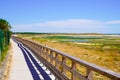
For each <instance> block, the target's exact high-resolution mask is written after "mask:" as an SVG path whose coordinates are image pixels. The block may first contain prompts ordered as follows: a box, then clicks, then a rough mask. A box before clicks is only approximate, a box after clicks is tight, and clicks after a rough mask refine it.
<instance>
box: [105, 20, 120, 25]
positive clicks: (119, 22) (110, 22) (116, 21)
mask: <svg viewBox="0 0 120 80" xmlns="http://www.w3.org/2000/svg"><path fill="white" fill-rule="evenodd" d="M106 24H120V20H115V21H108V22H106Z"/></svg>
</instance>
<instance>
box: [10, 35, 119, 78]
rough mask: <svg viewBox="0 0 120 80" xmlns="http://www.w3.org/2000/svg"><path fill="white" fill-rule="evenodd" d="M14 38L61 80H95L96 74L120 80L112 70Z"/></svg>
mask: <svg viewBox="0 0 120 80" xmlns="http://www.w3.org/2000/svg"><path fill="white" fill-rule="evenodd" d="M12 38H14V39H16V40H17V41H19V42H21V43H23V44H24V45H25V46H27V47H28V48H29V49H30V50H32V51H33V52H34V53H35V55H36V56H37V57H38V58H39V59H40V60H41V61H42V62H43V63H44V64H45V65H46V66H47V67H48V68H49V69H50V70H51V71H53V73H55V75H56V76H57V77H58V78H59V79H60V80H81V79H82V80H95V78H94V76H95V75H94V74H95V73H96V74H98V75H102V76H104V77H105V79H107V80H108V79H112V80H120V74H118V73H116V72H113V71H111V70H107V69H104V68H102V67H99V66H97V65H94V64H91V63H88V62H86V61H83V60H80V59H78V58H76V57H73V56H70V55H68V54H65V53H63V52H61V51H58V50H55V49H53V48H50V47H47V46H45V45H42V44H39V43H36V42H32V41H29V40H25V39H22V38H18V37H14V36H13V37H12ZM67 61H68V62H69V64H68V63H67ZM78 65H79V66H83V67H85V69H86V71H85V73H86V74H85V75H83V74H81V73H80V71H79V70H78V68H79V67H78ZM105 79H104V80H105Z"/></svg>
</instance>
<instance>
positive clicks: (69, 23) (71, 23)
mask: <svg viewBox="0 0 120 80" xmlns="http://www.w3.org/2000/svg"><path fill="white" fill-rule="evenodd" d="M101 24H102V23H101V22H99V21H95V20H87V19H69V20H63V21H46V22H42V23H34V24H23V25H15V26H20V27H35V26H36V27H95V26H96V27H97V26H99V25H101Z"/></svg>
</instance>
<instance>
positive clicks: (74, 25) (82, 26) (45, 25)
mask: <svg viewBox="0 0 120 80" xmlns="http://www.w3.org/2000/svg"><path fill="white" fill-rule="evenodd" d="M111 24H120V20H116V21H107V22H101V21H97V20H89V19H69V20H61V21H46V22H40V23H33V24H22V25H13V31H24V32H26V31H28V32H31V31H32V32H106V31H108V30H110V26H109V25H111Z"/></svg>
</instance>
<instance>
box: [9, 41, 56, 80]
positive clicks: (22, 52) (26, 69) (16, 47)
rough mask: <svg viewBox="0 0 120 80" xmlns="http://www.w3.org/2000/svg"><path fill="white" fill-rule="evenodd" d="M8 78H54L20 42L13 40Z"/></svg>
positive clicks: (21, 79)
mask: <svg viewBox="0 0 120 80" xmlns="http://www.w3.org/2000/svg"><path fill="white" fill-rule="evenodd" d="M12 46H13V57H12V65H11V69H10V75H9V80H55V76H54V75H53V74H52V72H50V71H49V70H48V69H47V67H46V66H45V65H44V64H43V63H41V62H40V61H39V60H38V59H37V58H36V57H35V55H34V54H33V53H32V52H31V51H30V50H29V49H28V48H26V47H25V46H23V45H22V44H21V43H20V42H17V41H13V40H12Z"/></svg>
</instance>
